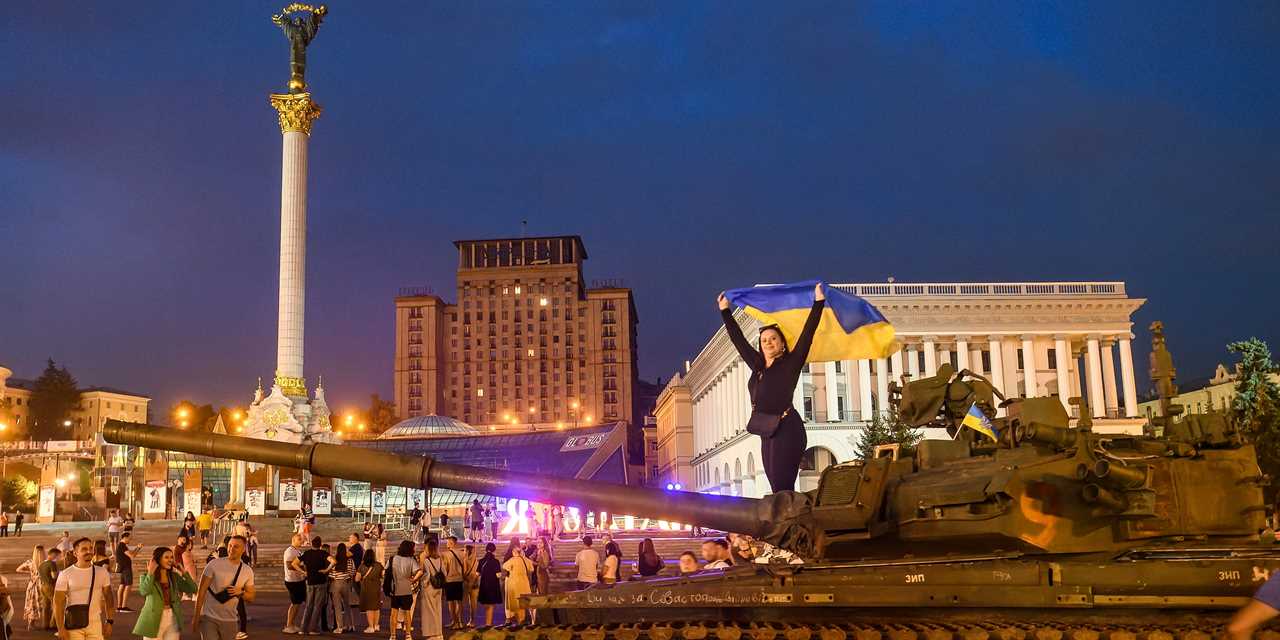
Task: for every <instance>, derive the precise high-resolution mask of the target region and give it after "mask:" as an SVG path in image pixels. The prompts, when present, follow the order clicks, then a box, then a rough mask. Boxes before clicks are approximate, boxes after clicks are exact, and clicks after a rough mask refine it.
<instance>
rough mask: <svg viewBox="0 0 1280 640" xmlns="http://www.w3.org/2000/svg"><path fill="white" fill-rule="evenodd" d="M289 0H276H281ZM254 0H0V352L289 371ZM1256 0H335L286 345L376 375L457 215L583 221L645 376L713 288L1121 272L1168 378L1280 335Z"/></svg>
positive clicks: (351, 394)
mask: <svg viewBox="0 0 1280 640" xmlns="http://www.w3.org/2000/svg"><path fill="white" fill-rule="evenodd" d="M281 2H282V3H283V2H284V0H281ZM278 10H279V6H278V5H273V4H265V3H236V2H215V3H185V2H163V3H159V2H157V3H144V2H111V3H106V2H102V3H59V2H36V1H30V2H9V3H5V7H4V9H3V11H2V12H0V242H2V243H3V244H2V245H0V246H3V251H2V252H0V282H2V283H3V284H2V285H0V301H2V302H0V364H4V365H5V366H7V367H9V368H11V369H13V370H14V372H15V375H16V376H18V377H27V378H31V377H35V376H36V375H38V374H39V372H40V370H41V368H42V367H43V363H44V360H45V358H47V357H53V358H54V359H56V360H58V361H59V362H62V363H66V364H67V366H68V367H69V368H70V369H71V371H72V372H73V373H74V374H75V375H76V376H77V377H78V378H79V380H80V382H81V383H82V384H85V385H89V384H95V385H110V386H115V387H121V388H125V389H130V390H136V391H139V392H142V393H145V394H148V395H150V396H152V397H153V398H154V399H155V402H156V404H155V405H154V407H153V411H154V413H155V414H156V415H157V417H160V418H163V417H164V413H165V412H166V410H167V408H168V407H169V406H170V405H171V404H172V403H173V402H175V401H176V400H178V399H179V398H193V399H196V400H199V401H202V402H211V403H214V404H231V403H239V404H244V403H246V402H247V401H248V400H249V399H250V398H251V393H252V391H253V387H254V383H255V380H256V378H257V377H258V376H263V377H264V378H268V379H269V377H270V375H271V374H272V372H273V368H274V364H275V330H276V278H277V260H278V250H279V246H278V234H279V189H280V175H279V171H280V169H279V165H280V132H279V129H278V127H277V125H276V122H275V115H274V112H273V111H272V110H271V108H270V106H269V105H268V104H267V94H268V93H270V92H273V91H277V92H278V91H282V90H283V89H284V86H285V82H286V80H287V79H288V69H289V67H288V46H287V42H286V40H285V38H284V36H283V35H282V34H281V33H280V31H279V30H278V29H277V28H275V27H274V26H273V25H272V24H271V22H270V15H271V14H272V13H273V12H275V11H278ZM1278 36H1280V5H1277V4H1276V3H1274V2H1256V3H1246V2H1226V3H1213V2H1210V3H1206V2H1158V3H1149V4H1145V5H1142V4H1140V3H1129V2H1123V3H1112V2H1098V3H1092V4H1085V3H1076V2H1063V3H1055V2H1044V3H1008V2H994V3H960V2H954V3H951V2H947V3H944V2H920V3H905V2H898V1H890V2H881V3H866V2H853V1H842V2H833V3H829V4H826V3H816V2H759V3H752V2H741V1H734V2H727V1H726V2H710V3H704V2H691V1H684V0H681V1H670V2H627V3H615V2H581V3H579V2H564V1H555V2H540V3H533V2H519V1H516V2H511V1H504V2H497V1H485V2H461V1H456V2H429V3H419V2H406V3H402V4H394V5H393V4H384V3H375V2H359V3H355V2H335V3H332V4H331V5H330V13H329V16H328V19H327V20H326V22H325V23H324V25H323V26H322V28H321V30H320V33H319V35H318V37H317V38H316V41H315V42H314V43H313V44H312V46H311V48H310V49H309V51H308V57H309V67H308V72H307V80H308V82H309V84H310V86H311V89H312V91H313V94H314V96H315V97H316V99H317V100H318V101H319V102H320V103H321V104H322V105H323V107H324V115H323V116H322V117H321V119H320V120H319V121H318V122H317V123H316V125H315V131H314V134H313V137H312V139H311V156H310V162H311V164H310V172H311V174H310V176H311V177H310V203H309V212H308V215H309V220H308V222H309V255H308V262H309V263H308V278H309V280H308V287H309V289H308V292H307V314H308V315H307V320H308V322H307V336H306V339H307V361H306V372H307V376H308V379H309V381H311V382H313V383H314V381H315V379H316V376H317V375H323V376H324V381H325V386H326V391H327V392H328V395H329V400H330V404H331V406H333V407H334V408H335V409H342V408H345V407H349V406H353V405H354V404H356V403H359V404H360V405H364V404H365V403H366V399H367V395H368V394H369V393H371V392H378V393H381V394H383V395H384V397H385V396H387V395H389V394H390V391H391V361H392V353H393V345H392V329H393V316H392V298H393V296H394V295H395V294H396V291H397V289H398V288H399V287H403V286H430V287H433V288H434V290H435V291H436V292H437V293H440V294H442V295H443V296H444V297H445V298H446V299H449V300H453V299H454V290H453V287H454V284H453V283H454V267H455V264H456V257H455V254H454V251H453V247H452V245H451V241H453V240H455V239H461V238H483V237H509V236H518V235H519V234H520V231H521V229H520V221H521V220H523V219H527V220H528V221H529V224H528V232H529V234H530V235H553V234H580V235H581V236H582V237H583V240H584V242H585V243H586V246H587V250H588V252H589V254H590V256H591V257H590V260H588V261H587V265H586V277H587V279H588V280H591V279H603V278H622V279H625V281H626V283H627V285H628V286H630V287H632V288H633V289H634V290H635V298H636V304H637V307H638V310H639V315H640V321H641V322H640V325H639V340H640V343H639V344H640V350H639V354H640V370H641V373H642V375H643V376H644V377H646V378H649V379H653V378H655V377H657V376H662V377H663V378H664V379H665V378H667V377H668V376H670V375H671V373H672V372H674V371H675V370H677V368H679V367H680V366H681V363H682V361H683V360H684V359H686V358H692V357H693V356H694V355H695V354H696V353H697V351H698V349H700V348H701V346H702V345H703V344H704V343H705V341H706V339H707V338H708V337H709V336H710V334H711V332H712V331H713V330H714V329H715V327H716V325H717V323H718V322H719V317H718V315H717V314H716V310H715V303H714V296H715V294H716V293H717V292H718V291H720V290H721V289H724V288H727V287H735V286H746V285H750V284H753V283H756V282H764V281H771V282H777V281H789V280H798V279H803V278H810V277H818V278H824V279H827V280H829V281H844V282H850V281H856V282H869V281H882V280H883V279H885V278H886V277H890V276H892V277H894V278H896V279H897V280H898V281H899V282H906V281H935V282H936V281H965V280H976V281H993V280H994V281H1023V280H1093V279H1100V280H1113V279H1114V280H1124V281H1126V282H1127V283H1128V287H1129V292H1130V295H1132V296H1135V297H1142V298H1147V299H1148V302H1147V304H1146V305H1145V306H1144V307H1143V308H1142V310H1141V311H1140V312H1139V313H1138V314H1137V316H1136V317H1135V328H1136V329H1138V330H1137V331H1136V333H1137V334H1138V343H1137V348H1136V352H1135V357H1136V358H1137V359H1138V360H1139V368H1140V369H1144V370H1145V368H1146V366H1145V365H1146V353H1147V350H1148V348H1147V345H1148V344H1149V337H1148V334H1147V332H1146V326H1147V324H1148V323H1149V322H1150V321H1151V320H1154V319H1163V320H1164V321H1165V323H1166V326H1167V328H1168V333H1169V336H1170V346H1171V348H1172V349H1173V351H1174V354H1175V357H1176V358H1177V362H1178V365H1179V370H1180V372H1181V378H1182V379H1183V380H1189V379H1193V378H1199V377H1204V376H1208V375H1209V374H1210V373H1211V368H1212V366H1213V365H1214V364H1215V363H1217V362H1219V361H1225V360H1227V354H1226V352H1225V348H1224V346H1223V345H1224V344H1225V343H1226V342H1228V341H1230V340H1234V339H1240V338H1245V337H1248V336H1251V335H1257V336H1258V337H1261V338H1263V339H1270V340H1272V341H1273V342H1274V341H1276V340H1280V335H1278V334H1277V331H1276V323H1275V320H1276V318H1277V316H1278V315H1280V297H1278V296H1277V291H1278V289H1277V285H1276V280H1277V276H1278V275H1280V260H1277V250H1276V243H1277V238H1278V237H1280V235H1278V233H1277V232H1280V223H1278V222H1277V220H1280V217H1278V216H1277V213H1278V211H1277V202H1278V201H1280V146H1278V143H1280V124H1278V123H1280V120H1278V119H1277V114H1280V55H1278V54H1280V51H1278V49H1280V46H1278V45H1277V42H1278V41H1280V38H1278Z"/></svg>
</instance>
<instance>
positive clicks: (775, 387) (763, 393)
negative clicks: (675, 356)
mask: <svg viewBox="0 0 1280 640" xmlns="http://www.w3.org/2000/svg"><path fill="white" fill-rule="evenodd" d="M813 298H814V301H813V307H812V308H811V309H810V310H809V317H808V319H806V320H805V323H804V329H802V330H801V331H800V337H799V338H798V339H797V340H796V344H795V347H794V348H788V346H787V339H786V338H785V337H783V335H782V329H780V328H779V327H778V325H776V324H771V325H766V326H764V327H761V329H760V348H759V350H756V349H752V348H751V343H749V342H747V339H746V337H745V336H743V335H742V328H741V327H739V326H738V322H737V321H736V320H734V319H733V310H732V309H730V307H729V299H728V298H726V297H725V295H724V293H723V292H721V293H720V297H719V299H718V300H717V301H718V302H719V304H720V317H721V318H722V319H723V320H724V328H725V331H726V332H728V334H729V340H730V341H732V342H733V346H734V347H735V348H736V349H737V350H738V355H739V356H741V357H742V360H743V361H744V362H746V363H747V366H748V367H750V368H751V378H749V379H748V380H747V391H748V393H749V394H750V397H751V406H752V410H753V411H754V412H761V413H765V414H772V415H780V416H781V419H780V421H779V422H778V429H777V431H775V432H774V433H773V435H772V436H769V437H765V436H761V437H760V456H761V458H762V462H763V463H764V473H765V476H767V477H768V478H769V485H770V486H771V487H772V488H773V491H775V492H777V491H794V490H795V488H796V476H797V475H798V474H799V473H800V458H801V457H803V456H804V450H805V448H806V447H807V446H808V443H809V439H808V437H807V436H805V432H804V420H803V419H802V418H801V417H800V414H799V413H797V412H796V410H795V408H794V407H792V406H791V398H792V396H793V395H794V394H795V390H796V384H797V383H798V382H799V380H800V371H801V369H803V368H804V363H805V359H807V358H808V357H809V347H810V346H811V345H812V344H813V333H814V332H815V331H817V329H818V322H819V321H820V320H822V307H823V305H824V303H825V301H826V295H824V294H823V293H822V284H821V283H819V284H817V285H814V287H813Z"/></svg>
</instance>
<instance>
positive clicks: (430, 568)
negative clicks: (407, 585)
mask: <svg viewBox="0 0 1280 640" xmlns="http://www.w3.org/2000/svg"><path fill="white" fill-rule="evenodd" d="M418 565H419V566H421V567H422V587H421V589H419V591H418V605H417V606H418V608H419V610H421V611H422V629H421V631H422V637H423V638H424V639H426V640H432V639H433V638H439V639H440V640H443V639H444V585H445V580H444V562H443V560H441V558H440V552H439V545H438V544H437V543H436V541H435V540H428V541H427V548H426V549H424V550H423V551H422V555H421V556H420V557H419V558H418Z"/></svg>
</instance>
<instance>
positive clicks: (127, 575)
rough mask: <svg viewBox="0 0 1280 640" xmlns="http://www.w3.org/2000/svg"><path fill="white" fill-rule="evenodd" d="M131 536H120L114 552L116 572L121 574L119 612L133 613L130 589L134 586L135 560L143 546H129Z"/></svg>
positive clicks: (117, 596)
mask: <svg viewBox="0 0 1280 640" xmlns="http://www.w3.org/2000/svg"><path fill="white" fill-rule="evenodd" d="M129 538H130V534H128V533H124V534H121V535H120V541H119V542H117V543H116V548H115V549H113V550H112V553H113V554H115V561H116V572H117V573H119V574H120V587H119V592H118V593H117V594H116V607H118V608H117V609H116V610H117V611H133V609H130V608H129V589H130V588H131V587H132V586H133V558H134V556H136V555H137V554H138V551H139V550H141V549H142V545H138V546H136V547H130V546H129Z"/></svg>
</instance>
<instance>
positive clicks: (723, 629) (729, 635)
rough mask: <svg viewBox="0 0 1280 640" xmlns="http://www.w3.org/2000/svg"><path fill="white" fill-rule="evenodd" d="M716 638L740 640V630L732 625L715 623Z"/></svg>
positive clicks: (719, 639) (720, 639)
mask: <svg viewBox="0 0 1280 640" xmlns="http://www.w3.org/2000/svg"><path fill="white" fill-rule="evenodd" d="M716 638H717V639H718V640H740V639H741V638H742V629H741V628H739V627H738V625H736V624H732V623H730V624H725V623H723V622H719V623H716Z"/></svg>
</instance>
